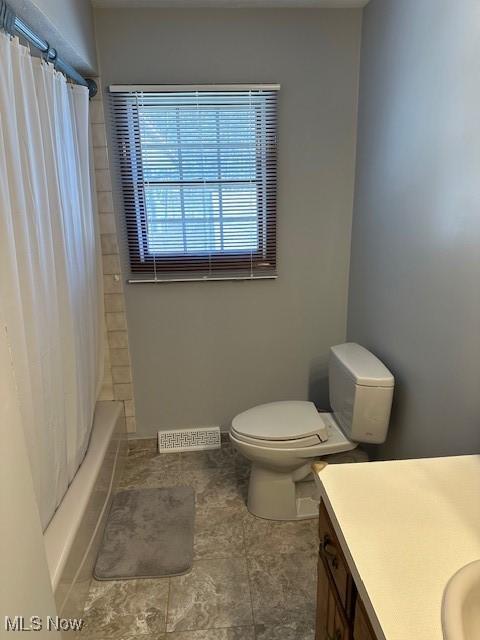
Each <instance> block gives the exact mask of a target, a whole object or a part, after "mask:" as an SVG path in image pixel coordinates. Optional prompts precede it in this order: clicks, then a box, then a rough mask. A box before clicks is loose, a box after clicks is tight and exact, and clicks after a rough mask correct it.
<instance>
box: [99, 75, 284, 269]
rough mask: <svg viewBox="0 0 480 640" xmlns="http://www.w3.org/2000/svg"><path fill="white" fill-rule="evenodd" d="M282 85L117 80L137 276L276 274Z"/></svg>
mask: <svg viewBox="0 0 480 640" xmlns="http://www.w3.org/2000/svg"><path fill="white" fill-rule="evenodd" d="M278 88H279V87H278V86H277V85H265V86H248V87H247V86H211V87H205V86H195V87H176V86H170V87H166V86H146V87H132V86H112V87H110V94H111V104H112V109H113V128H114V138H115V140H116V147H117V160H118V169H119V175H120V178H121V187H122V192H123V203H124V212H125V226H126V232H127V243H128V248H129V255H130V269H131V277H132V279H133V281H135V280H145V279H147V280H152V281H165V280H190V279H202V280H204V279H206V280H208V279H223V278H227V279H231V278H242V279H243V278H262V277H263V278H264V277H274V276H275V273H276V155H277V153H276V152H277V135H276V121H277V99H276V97H277V91H278Z"/></svg>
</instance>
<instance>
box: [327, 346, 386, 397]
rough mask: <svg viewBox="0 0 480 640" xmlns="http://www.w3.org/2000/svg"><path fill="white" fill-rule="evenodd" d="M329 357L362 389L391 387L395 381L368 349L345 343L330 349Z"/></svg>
mask: <svg viewBox="0 0 480 640" xmlns="http://www.w3.org/2000/svg"><path fill="white" fill-rule="evenodd" d="M330 351H331V357H333V358H335V360H336V361H337V362H338V363H339V364H340V365H341V366H342V367H343V368H344V369H345V371H346V372H347V373H348V374H349V375H350V376H351V377H352V378H353V379H354V381H355V384H358V385H360V386H363V387H393V385H394V383H395V380H394V377H393V375H392V374H391V372H390V371H389V370H388V369H387V367H386V366H385V365H384V364H383V362H381V361H380V360H379V359H378V358H377V357H376V356H374V355H373V353H371V352H370V351H368V349H365V347H362V346H361V345H359V344H357V343H356V342H346V343H345V344H338V345H336V346H335V347H331V349H330Z"/></svg>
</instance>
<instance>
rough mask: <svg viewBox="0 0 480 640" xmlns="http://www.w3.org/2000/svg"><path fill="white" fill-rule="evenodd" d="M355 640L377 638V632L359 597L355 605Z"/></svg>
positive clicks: (372, 639) (373, 639)
mask: <svg viewBox="0 0 480 640" xmlns="http://www.w3.org/2000/svg"><path fill="white" fill-rule="evenodd" d="M353 640H376V635H375V632H374V631H373V629H372V627H371V625H370V621H369V619H368V616H367V613H366V611H365V608H364V606H363V603H362V601H361V600H360V598H359V597H358V598H357V603H356V606H355V621H354V629H353Z"/></svg>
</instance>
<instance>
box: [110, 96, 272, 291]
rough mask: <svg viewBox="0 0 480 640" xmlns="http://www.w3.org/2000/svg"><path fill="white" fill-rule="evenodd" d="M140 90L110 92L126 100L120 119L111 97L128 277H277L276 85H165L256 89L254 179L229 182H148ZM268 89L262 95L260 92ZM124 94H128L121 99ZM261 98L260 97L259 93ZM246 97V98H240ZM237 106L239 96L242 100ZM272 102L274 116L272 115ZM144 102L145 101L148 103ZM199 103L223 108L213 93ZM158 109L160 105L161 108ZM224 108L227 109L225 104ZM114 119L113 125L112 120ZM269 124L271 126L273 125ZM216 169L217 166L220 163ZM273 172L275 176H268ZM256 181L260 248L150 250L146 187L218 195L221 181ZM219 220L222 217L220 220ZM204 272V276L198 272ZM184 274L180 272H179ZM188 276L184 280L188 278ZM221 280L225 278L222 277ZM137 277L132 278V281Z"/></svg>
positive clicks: (187, 104) (179, 103)
mask: <svg viewBox="0 0 480 640" xmlns="http://www.w3.org/2000/svg"><path fill="white" fill-rule="evenodd" d="M141 89H142V91H141V92H139V91H138V88H136V87H128V86H118V87H110V91H111V92H114V93H115V92H122V93H123V95H124V103H123V106H122V109H123V111H122V115H121V116H120V123H119V122H118V121H117V120H116V116H115V101H114V100H113V101H112V106H113V111H114V114H113V115H114V131H115V130H116V133H117V141H118V146H117V150H118V156H119V160H120V163H119V164H120V176H121V187H122V192H123V199H124V205H125V224H126V231H127V233H126V241H127V242H126V243H127V245H128V250H129V257H130V270H131V273H132V275H134V276H135V275H136V276H137V279H138V276H141V275H142V274H154V275H155V280H157V278H158V276H160V277H161V274H165V276H166V277H167V279H175V278H173V277H172V276H173V274H175V273H177V274H179V276H180V274H184V275H185V274H188V273H190V274H192V279H198V280H204V279H206V280H208V279H209V276H211V277H212V278H213V279H215V278H216V277H217V278H218V277H219V276H222V275H226V276H227V278H228V274H231V273H234V272H236V273H237V274H239V275H240V276H241V274H242V273H243V274H247V273H248V274H249V277H250V278H255V277H276V267H277V256H276V234H277V222H276V157H277V135H276V124H277V115H276V100H274V101H273V103H272V102H271V100H272V91H277V90H278V89H279V86H278V85H264V86H260V85H253V86H248V87H247V86H240V87H239V86H236V85H228V89H225V88H224V87H222V86H220V87H218V86H215V85H212V86H210V87H208V88H207V87H201V86H196V87H191V88H189V87H183V88H181V89H179V87H175V86H174V85H173V86H171V87H169V88H168V89H166V90H168V91H178V92H179V93H200V94H204V96H205V94H208V93H210V92H212V91H213V92H214V93H220V94H221V93H226V92H230V91H232V92H236V93H238V92H241V93H244V94H248V93H251V92H252V91H253V92H255V94H256V95H255V101H254V102H252V105H251V108H253V109H255V122H256V143H255V150H256V161H255V179H254V180H251V179H243V180H241V179H239V180H234V179H232V180H228V179H222V178H221V177H218V179H216V180H198V181H195V180H177V181H169V180H159V181H152V180H146V179H145V177H144V172H143V159H144V157H143V155H142V139H141V122H140V121H141V109H142V106H143V105H142V104H141V103H140V102H139V94H141V95H143V89H144V87H142V88H141ZM150 91H151V92H153V93H164V92H165V90H164V89H163V88H162V86H161V85H160V86H158V87H152V88H151V89H150ZM264 91H265V92H268V93H266V94H265V95H262V93H263V92H264ZM125 96H126V97H125ZM259 96H260V97H261V98H262V99H261V100H258V97H259ZM241 97H242V98H244V97H245V96H241ZM190 104H191V103H189V102H188V100H186V101H185V102H183V103H182V101H181V100H179V101H178V104H177V105H175V103H173V108H174V109H180V108H182V107H183V106H185V107H188V106H189V105H190ZM240 104H241V100H240ZM272 104H273V109H274V111H273V114H274V115H273V116H272V111H271V109H272ZM146 106H148V105H146ZM202 106H206V107H208V106H210V107H214V108H217V118H218V114H219V113H220V111H221V107H222V103H221V100H218V99H217V101H216V98H215V97H214V98H213V100H212V103H211V104H210V105H209V104H208V102H205V101H202ZM160 108H161V106H160ZM225 108H228V103H227V104H226V106H225ZM115 123H116V124H115ZM272 123H273V126H272ZM218 168H219V169H220V168H221V164H219V167H218ZM271 174H273V178H272V177H271ZM236 183H237V184H245V185H247V184H251V183H254V184H255V185H256V187H257V188H256V198H257V206H256V223H257V234H258V235H257V238H258V250H257V251H253V252H252V251H250V250H249V249H245V251H241V250H240V251H235V250H228V249H227V250H220V251H212V252H205V253H203V252H198V253H193V252H192V253H191V254H187V253H179V252H177V253H173V252H172V253H169V254H166V255H162V254H161V253H155V252H153V251H150V250H149V237H148V212H147V205H146V195H145V190H146V188H148V186H150V185H159V186H162V185H164V186H166V187H170V186H174V187H175V186H178V187H179V188H180V189H182V188H183V187H188V186H195V185H206V186H208V185H217V186H218V193H219V195H221V189H222V185H224V186H226V187H228V186H229V185H233V184H236ZM220 222H221V223H222V220H221V219H220ZM202 273H203V274H204V275H203V276H202ZM180 277H182V276H180ZM186 279H187V278H186ZM222 279H223V278H222ZM133 281H135V280H132V282H133Z"/></svg>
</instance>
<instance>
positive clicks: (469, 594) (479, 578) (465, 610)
mask: <svg viewBox="0 0 480 640" xmlns="http://www.w3.org/2000/svg"><path fill="white" fill-rule="evenodd" d="M442 625H443V637H444V638H445V640H478V639H479V638H480V560H476V561H475V562H471V563H470V564H467V565H465V566H464V567H462V568H461V569H460V570H459V571H457V573H455V574H454V575H453V576H452V577H451V578H450V580H449V582H448V584H447V586H446V587H445V591H444V593H443V603H442Z"/></svg>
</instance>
